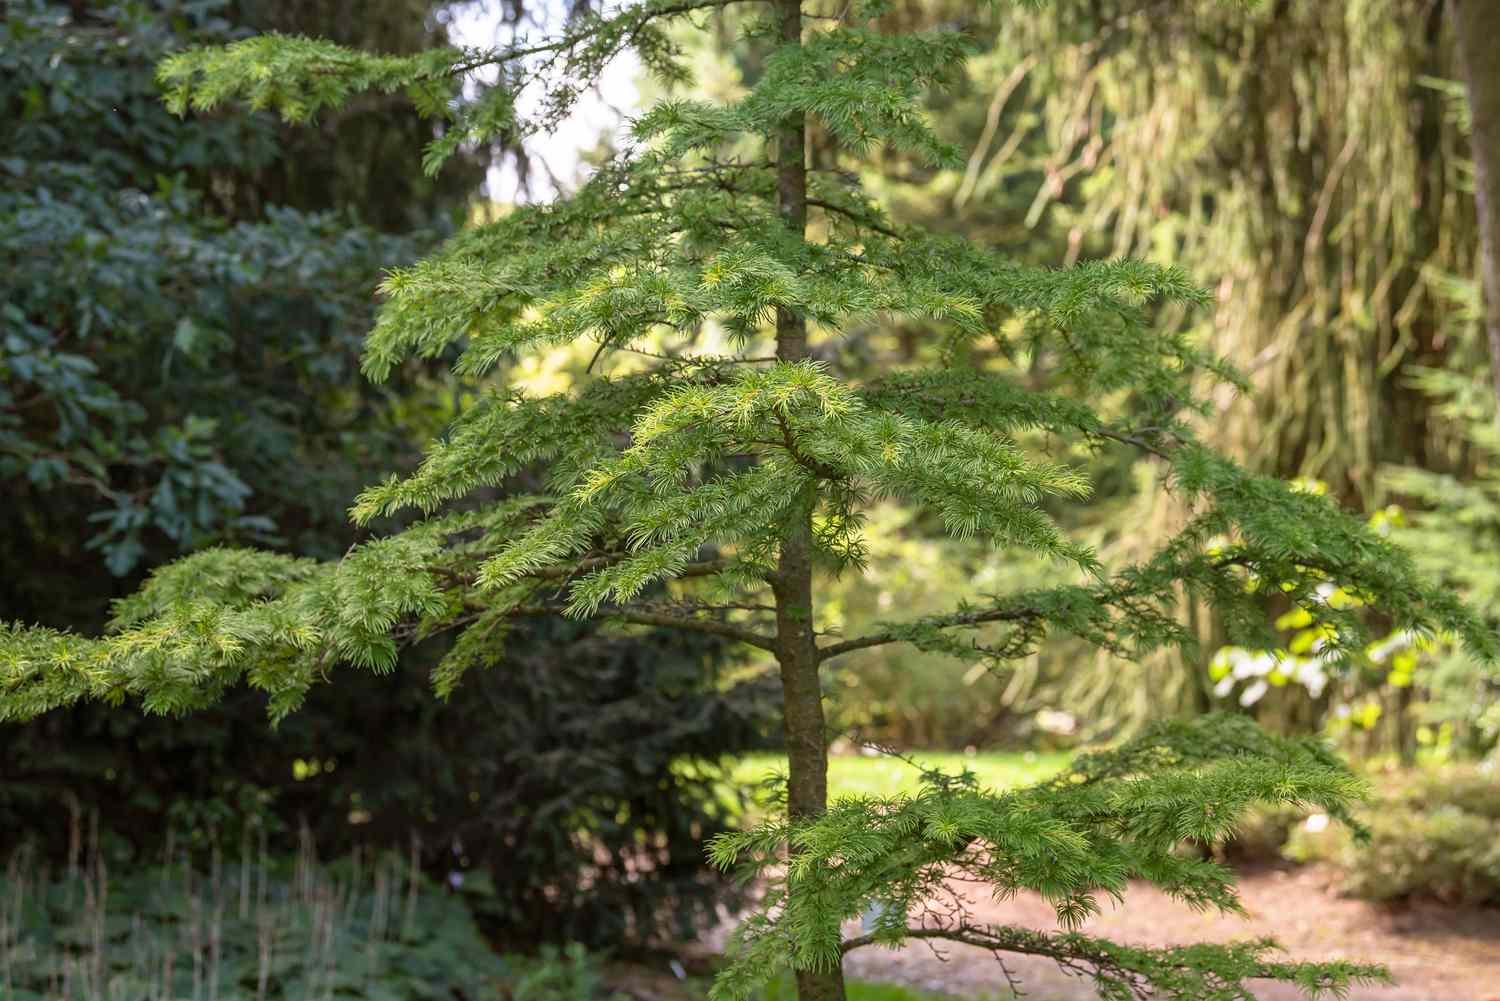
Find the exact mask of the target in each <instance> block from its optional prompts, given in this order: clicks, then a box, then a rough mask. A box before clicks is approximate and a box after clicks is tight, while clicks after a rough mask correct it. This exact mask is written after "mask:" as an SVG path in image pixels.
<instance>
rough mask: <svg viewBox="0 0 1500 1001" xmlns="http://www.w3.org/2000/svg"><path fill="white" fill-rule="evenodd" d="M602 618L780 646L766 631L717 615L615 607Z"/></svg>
mask: <svg viewBox="0 0 1500 1001" xmlns="http://www.w3.org/2000/svg"><path fill="white" fill-rule="evenodd" d="M599 618H601V619H618V620H619V621H621V622H629V623H632V624H633V625H638V626H659V627H661V628H664V629H681V630H683V631H684V632H689V633H706V634H708V635H709V636H722V637H723V638H724V639H730V640H735V641H737V642H740V643H745V644H748V645H749V646H753V647H758V648H759V649H761V650H774V649H775V648H776V637H774V636H768V635H766V634H764V633H758V632H755V631H754V630H753V629H746V628H744V627H743V626H737V625H735V624H734V623H732V622H721V621H719V620H717V619H695V618H692V617H691V616H685V615H668V614H666V613H664V612H652V611H647V610H645V609H631V608H612V609H605V610H602V611H600V612H599Z"/></svg>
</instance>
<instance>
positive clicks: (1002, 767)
mask: <svg viewBox="0 0 1500 1001" xmlns="http://www.w3.org/2000/svg"><path fill="white" fill-rule="evenodd" d="M911 757H912V759H913V760H915V761H918V762H920V763H921V764H922V766H923V767H924V768H936V769H938V770H940V771H944V772H947V773H949V774H950V775H956V774H957V773H958V772H959V771H960V770H961V769H963V768H964V767H967V768H968V769H969V770H970V771H972V772H973V773H974V774H975V775H976V776H977V777H978V778H979V784H980V786H981V787H983V788H989V789H1009V788H1013V787H1015V786H1022V785H1030V784H1032V783H1034V782H1040V781H1042V780H1043V779H1047V778H1051V777H1052V776H1053V775H1055V774H1057V773H1058V772H1059V771H1061V770H1062V769H1063V768H1064V767H1066V766H1067V764H1068V761H1069V759H1070V758H1071V757H1072V756H1071V755H1070V754H1069V753H1068V752H1066V751H1043V752H1030V751H1028V752H1024V753H1023V752H1019V751H1015V752H986V753H983V754H977V755H974V756H973V757H970V756H968V755H966V754H957V753H944V752H929V751H919V752H916V753H914V754H912V755H911ZM777 772H780V773H781V774H786V757H785V756H784V755H779V754H751V755H747V756H745V757H744V758H741V759H740V761H739V762H738V764H736V765H735V769H734V781H735V783H736V784H738V785H740V786H743V787H751V786H754V785H756V784H757V783H759V782H760V781H761V780H762V779H764V778H765V777H766V776H768V775H771V774H774V773H777ZM921 778H922V776H921V773H920V772H918V771H917V769H915V768H913V767H912V766H911V765H909V764H907V763H906V762H905V761H902V760H900V759H898V758H892V757H887V756H884V755H882V756H879V757H864V756H860V755H840V756H838V757H834V758H832V759H830V760H829V763H828V794H829V795H830V796H834V797H837V796H894V795H897V794H898V793H914V792H916V791H917V789H918V787H919V786H920V784H921ZM874 1001H901V999H895V998H892V999H874Z"/></svg>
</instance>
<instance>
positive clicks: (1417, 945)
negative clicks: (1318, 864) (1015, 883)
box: [848, 868, 1500, 1001]
mask: <svg viewBox="0 0 1500 1001" xmlns="http://www.w3.org/2000/svg"><path fill="white" fill-rule="evenodd" d="M1329 879H1330V877H1329V875H1328V874H1327V872H1326V871H1322V870H1319V869H1316V868H1302V869H1291V870H1284V869H1264V870H1258V871H1252V872H1246V873H1242V874H1241V876H1240V896H1241V899H1242V900H1243V901H1244V903H1245V907H1246V909H1247V910H1248V911H1249V919H1248V920H1245V919H1241V918H1235V917H1226V916H1221V915H1215V914H1199V913H1195V912H1194V911H1192V910H1191V909H1189V908H1187V907H1184V906H1182V905H1181V904H1178V903H1176V902H1174V901H1172V900H1171V899H1169V898H1167V897H1166V896H1165V895H1163V894H1162V893H1160V892H1158V891H1156V890H1154V889H1152V888H1150V887H1146V886H1141V887H1136V888H1134V889H1132V891H1131V892H1130V893H1129V894H1128V895H1127V897H1126V903H1125V906H1124V907H1123V908H1121V909H1118V910H1114V911H1110V910H1106V911H1105V913H1104V914H1102V915H1101V916H1099V917H1097V918H1095V919H1093V920H1092V921H1090V922H1088V924H1087V925H1085V926H1084V928H1083V930H1084V931H1086V932H1088V933H1090V934H1095V935H1102V936H1104V937H1106V938H1111V939H1114V940H1117V941H1120V942H1128V943H1131V944H1138V945H1181V944H1187V943H1190V942H1200V941H1216V942H1227V941H1233V940H1236V939H1248V938H1261V937H1266V936H1270V937H1273V938H1275V939H1276V940H1277V941H1279V942H1280V943H1281V944H1282V945H1283V946H1285V947H1286V948H1287V953H1288V955H1289V957H1290V958H1294V959H1351V960H1366V961H1370V960H1373V961H1376V962H1383V963H1385V964H1386V965H1387V966H1388V967H1390V970H1391V973H1392V974H1393V975H1394V976H1395V978H1396V981H1397V983H1396V986H1394V987H1378V988H1372V987H1359V988H1355V990H1354V991H1352V992H1351V993H1350V995H1349V996H1350V999H1351V1001H1500V910H1489V911H1476V910H1467V911H1465V910H1455V909H1453V908H1447V907H1443V906H1441V905H1438V904H1413V905H1411V906H1408V907H1404V908H1400V909H1388V908H1381V907H1376V906H1373V905H1371V904H1366V903H1362V902H1360V901H1355V900H1346V899H1343V898H1340V897H1339V896H1337V894H1336V893H1335V892H1334V890H1333V889H1332V888H1331V886H1330V885H1329ZM975 912H976V917H978V918H979V919H981V920H983V921H985V922H994V923H1000V924H1011V925H1022V926H1027V927H1032V928H1039V929H1051V928H1053V927H1055V924H1054V922H1053V920H1052V914H1051V910H1050V909H1049V908H1048V906H1047V904H1046V903H1045V902H1044V901H1042V900H1041V899H1040V898H1039V897H1035V896H1021V897H1018V898H1017V899H1014V900H1010V901H1006V902H1003V903H999V904H996V903H991V902H988V901H985V902H983V903H980V904H977V905H976V906H975ZM945 952H946V961H945V960H943V959H940V958H938V957H937V956H935V955H934V954H933V952H932V950H930V949H929V948H927V947H926V946H925V945H921V944H917V945H912V946H908V947H907V948H905V949H903V950H901V951H899V952H890V951H885V950H878V949H862V950H859V951H856V952H854V953H851V954H850V956H849V959H848V970H849V973H850V975H851V976H854V977H859V978H861V979H866V980H880V981H894V982H898V983H904V984H909V985H911V986H914V987H920V988H922V989H924V990H930V991H940V992H942V993H944V994H949V995H953V996H956V997H961V998H980V997H994V996H996V995H1002V996H1003V995H1004V994H1005V992H1006V980H1005V975H1004V973H1003V971H1002V970H1001V969H1000V968H999V966H998V965H997V964H996V962H995V960H994V959H993V958H992V957H991V956H990V955H989V954H988V953H986V952H983V951H980V950H977V949H971V948H967V947H963V946H953V947H952V948H951V949H947V950H945ZM1007 964H1008V965H1009V966H1010V968H1011V972H1012V973H1014V974H1015V975H1016V976H1017V977H1018V979H1019V980H1020V981H1021V984H1022V986H1023V988H1024V989H1025V991H1026V992H1027V996H1028V997H1029V998H1030V999H1031V1001H1095V999H1096V998H1097V995H1096V994H1095V993H1094V991H1093V990H1092V988H1091V987H1090V985H1089V984H1087V983H1085V982H1082V981H1080V980H1078V979H1076V978H1073V977H1069V976H1067V975H1065V974H1063V973H1061V972H1060V971H1058V969H1057V968H1056V967H1055V966H1053V965H1052V964H1051V963H1049V962H1047V961H1045V960H1030V959H1026V958H1021V957H1018V958H1014V959H1007ZM1256 993H1257V996H1258V997H1259V998H1260V999H1261V1001H1292V999H1294V998H1301V997H1302V996H1303V995H1301V994H1300V993H1299V992H1298V991H1297V990H1296V989H1295V988H1294V987H1292V986H1290V985H1286V984H1279V983H1269V982H1267V983H1264V984H1262V985H1260V986H1258V987H1257V990H1256Z"/></svg>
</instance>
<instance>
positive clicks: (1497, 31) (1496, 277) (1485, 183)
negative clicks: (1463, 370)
mask: <svg viewBox="0 0 1500 1001" xmlns="http://www.w3.org/2000/svg"><path fill="white" fill-rule="evenodd" d="M1449 10H1450V12H1451V14H1452V17H1453V28H1454V35H1455V36H1456V38H1457V42H1458V65H1459V71H1460V72H1461V73H1462V74H1463V76H1464V85H1465V86H1466V88H1467V89H1468V92H1469V111H1470V117H1471V118H1472V119H1473V122H1474V131H1473V140H1472V146H1473V153H1474V201H1475V204H1476V207H1477V208H1478V219H1479V249H1480V255H1481V258H1482V261H1483V267H1482V272H1483V289H1482V293H1483V296H1484V300H1485V308H1484V326H1485V333H1486V335H1487V337H1488V340H1489V347H1490V375H1491V378H1492V379H1493V381H1494V386H1495V397H1496V405H1497V406H1496V419H1497V420H1500V2H1497V0H1449Z"/></svg>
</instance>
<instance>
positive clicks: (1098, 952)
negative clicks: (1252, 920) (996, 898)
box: [839, 924, 1390, 1001]
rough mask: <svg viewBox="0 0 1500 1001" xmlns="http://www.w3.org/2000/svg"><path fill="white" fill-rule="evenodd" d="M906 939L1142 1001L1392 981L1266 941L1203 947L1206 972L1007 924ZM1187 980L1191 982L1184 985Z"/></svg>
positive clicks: (1160, 954)
mask: <svg viewBox="0 0 1500 1001" xmlns="http://www.w3.org/2000/svg"><path fill="white" fill-rule="evenodd" d="M904 936H905V937H906V938H909V939H918V940H926V941H934V940H937V941H945V942H957V943H959V944H960V945H969V946H974V947H975V948H979V949H985V950H987V951H989V952H991V953H993V954H995V956H996V958H997V959H998V958H999V954H1000V953H1002V952H1009V953H1014V954H1016V955H1022V956H1040V957H1042V958H1045V959H1050V960H1052V961H1053V962H1055V963H1057V964H1058V966H1060V967H1061V968H1062V969H1063V970H1065V971H1067V972H1069V973H1072V974H1074V975H1077V976H1087V977H1090V978H1091V979H1093V980H1094V981H1095V983H1096V984H1099V985H1100V986H1103V985H1106V984H1107V985H1109V986H1111V987H1114V988H1122V989H1124V990H1126V991H1128V992H1129V995H1130V996H1132V997H1136V998H1140V999H1143V1001H1144V999H1146V998H1152V997H1158V996H1161V993H1160V992H1162V991H1163V990H1165V992H1166V993H1170V994H1171V996H1172V997H1189V996H1191V997H1198V996H1200V995H1199V993H1197V992H1193V993H1188V990H1191V989H1192V988H1200V989H1201V988H1210V987H1216V986H1224V985H1233V986H1236V987H1241V988H1242V987H1243V985H1244V981H1246V980H1260V979H1265V980H1282V981H1293V982H1296V983H1298V984H1302V985H1304V986H1307V987H1311V988H1314V989H1315V990H1316V991H1319V992H1321V991H1331V992H1334V993H1337V994H1339V995H1340V996H1342V994H1343V992H1344V991H1345V990H1347V988H1348V985H1349V984H1350V983H1352V982H1366V983H1389V982H1390V974H1389V973H1388V972H1387V971H1386V970H1385V969H1384V968H1383V967H1380V966H1373V965H1365V964H1358V963H1344V962H1333V963H1326V964H1325V963H1315V962H1314V963H1299V962H1274V961H1273V962H1267V961H1265V960H1264V959H1262V958H1261V957H1260V955H1259V954H1260V953H1262V952H1265V951H1266V950H1267V949H1270V948H1272V947H1273V946H1272V944H1271V943H1269V942H1258V943H1256V942H1252V943H1236V944H1231V945H1223V946H1217V947H1203V948H1217V949H1218V950H1219V951H1220V953H1221V956H1222V961H1221V963H1220V964H1219V965H1218V968H1214V969H1206V968H1205V966H1206V964H1205V962H1204V959H1203V957H1202V956H1201V955H1197V954H1195V953H1194V951H1192V950H1185V949H1172V948H1154V947H1149V946H1147V947H1132V946H1120V945H1116V944H1115V943H1112V942H1110V941H1108V940H1105V939H1096V938H1092V937H1090V936H1086V935H1080V934H1072V933H1062V934H1059V933H1053V932H1041V931H1033V930H1032V929H1029V928H1012V927H1006V926H1003V925H986V926H979V925H968V924H959V925H955V926H954V927H952V928H931V927H919V928H907V929H905V932H904ZM888 941H889V939H882V938H877V936H875V935H861V936H859V937H857V938H850V939H845V940H844V941H843V942H842V943H841V944H840V946H839V951H840V952H841V953H848V952H850V951H852V950H854V949H860V948H863V947H865V946H870V945H878V944H884V943H885V942H888ZM1185 979H1187V980H1188V982H1184V980H1185ZM1185 988H1186V989H1188V990H1185ZM1111 996H1114V995H1113V994H1111ZM1236 996H1239V995H1236ZM1245 996H1248V995H1245Z"/></svg>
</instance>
